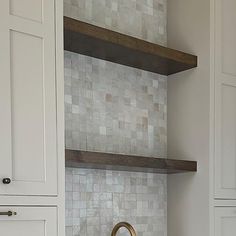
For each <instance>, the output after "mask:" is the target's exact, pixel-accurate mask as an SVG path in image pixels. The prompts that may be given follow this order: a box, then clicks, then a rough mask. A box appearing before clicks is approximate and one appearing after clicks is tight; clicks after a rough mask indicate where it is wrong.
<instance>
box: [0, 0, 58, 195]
mask: <svg viewBox="0 0 236 236" xmlns="http://www.w3.org/2000/svg"><path fill="white" fill-rule="evenodd" d="M28 3H29V4H28ZM54 10H55V9H54V0H33V1H29V0H24V1H23V2H22V1H16V0H11V1H1V3H0V17H1V19H4V20H1V21H0V33H1V39H0V42H1V43H0V51H2V52H3V55H4V57H1V59H0V69H1V71H2V77H1V80H0V98H1V99H0V106H1V108H0V109H1V114H3V116H2V117H1V122H0V130H1V131H3V132H2V133H1V137H0V143H1V144H0V145H1V148H0V150H1V151H0V154H1V155H0V181H1V180H2V179H3V178H10V179H11V180H12V182H11V183H10V184H9V185H3V184H2V181H1V182H0V194H6V195H56V194H57V144H56V92H55V87H56V82H55V29H54V27H55V19H54Z"/></svg>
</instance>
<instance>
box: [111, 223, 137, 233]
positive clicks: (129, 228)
mask: <svg viewBox="0 0 236 236" xmlns="http://www.w3.org/2000/svg"><path fill="white" fill-rule="evenodd" d="M121 227H125V228H126V229H128V230H129V233H130V235H131V236H136V232H135V230H134V228H133V226H132V225H131V224H129V223H127V222H120V223H118V224H116V225H115V226H114V228H113V230H112V232H111V236H116V234H117V231H118V230H119V229H120V228H121Z"/></svg>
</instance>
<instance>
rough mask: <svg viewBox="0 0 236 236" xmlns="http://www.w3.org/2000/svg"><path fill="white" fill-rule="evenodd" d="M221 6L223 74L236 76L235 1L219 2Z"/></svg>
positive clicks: (222, 0)
mask: <svg viewBox="0 0 236 236" xmlns="http://www.w3.org/2000/svg"><path fill="white" fill-rule="evenodd" d="M221 4H222V22H221V23H222V25H221V37H222V66H223V73H226V74H232V75H234V76H236V47H235V42H236V27H235V22H236V14H235V11H236V1H235V0H227V1H224V0H221Z"/></svg>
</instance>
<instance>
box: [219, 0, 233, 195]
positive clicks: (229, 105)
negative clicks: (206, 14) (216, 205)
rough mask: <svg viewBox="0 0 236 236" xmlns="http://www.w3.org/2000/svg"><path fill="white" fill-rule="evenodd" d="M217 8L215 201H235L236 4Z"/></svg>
mask: <svg viewBox="0 0 236 236" xmlns="http://www.w3.org/2000/svg"><path fill="white" fill-rule="evenodd" d="M215 9H216V10H215V198H219V199H236V46H235V42H236V27H235V22H236V14H235V11H236V1H235V0H227V1H223V0H216V7H215Z"/></svg>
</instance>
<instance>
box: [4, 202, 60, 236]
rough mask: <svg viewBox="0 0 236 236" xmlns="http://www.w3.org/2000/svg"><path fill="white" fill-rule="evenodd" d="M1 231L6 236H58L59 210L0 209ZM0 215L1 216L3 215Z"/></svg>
mask: <svg viewBox="0 0 236 236" xmlns="http://www.w3.org/2000/svg"><path fill="white" fill-rule="evenodd" d="M8 211H13V212H16V213H17V215H13V216H4V215H0V230H1V233H0V234H1V235H4V236H16V235H19V236H32V235H34V236H57V209H56V208H54V207H11V206H9V207H8V206H6V207H0V212H1V213H4V212H8ZM1 213H0V214H1Z"/></svg>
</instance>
